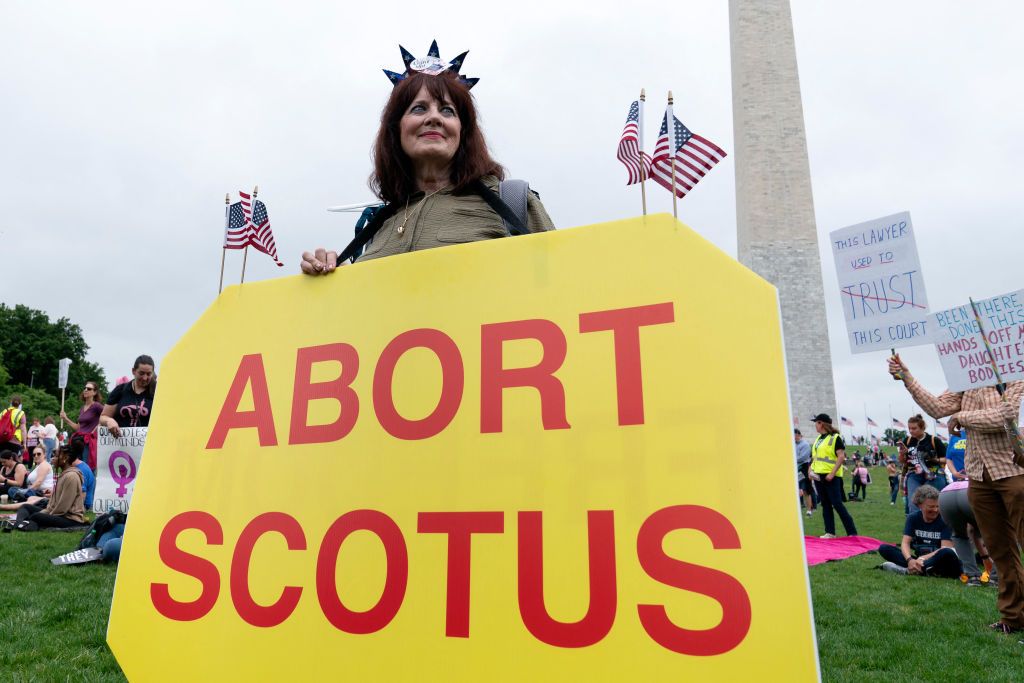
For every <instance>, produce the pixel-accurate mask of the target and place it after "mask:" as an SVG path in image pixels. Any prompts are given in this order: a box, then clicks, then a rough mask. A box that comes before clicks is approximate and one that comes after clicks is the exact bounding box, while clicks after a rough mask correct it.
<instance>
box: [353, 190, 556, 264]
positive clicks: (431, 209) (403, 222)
mask: <svg viewBox="0 0 1024 683" xmlns="http://www.w3.org/2000/svg"><path fill="white" fill-rule="evenodd" d="M483 183H484V185H485V186H487V188H488V189H491V190H494V191H495V192H497V191H498V180H497V179H496V178H494V177H487V178H484V179H483ZM423 197H424V193H422V192H418V193H416V194H414V195H413V196H412V198H411V199H410V200H409V204H408V206H401V207H399V208H398V211H397V212H396V213H395V215H394V216H392V217H391V218H389V219H387V220H386V221H384V224H383V225H382V226H381V227H380V230H378V231H377V234H376V235H374V237H373V239H372V240H371V241H370V243H369V244H367V245H366V249H365V250H364V251H363V255H362V256H360V257H359V258H358V259H356V260H357V261H369V260H370V259H376V258H382V257H384V256H393V255H395V254H404V253H405V252H408V251H419V250H420V249H433V248H434V247H444V246H447V245H450V244H462V243H465V242H477V241H480V240H489V239H494V238H496V237H505V235H506V234H507V233H506V232H505V225H504V223H502V220H501V216H499V215H498V214H497V213H496V212H495V211H494V209H492V208H491V207H490V206H488V204H487V202H485V201H484V200H483V199H482V198H481V197H479V196H478V195H476V194H465V195H458V196H456V195H453V194H452V193H451V190H449V189H444V190H441V191H440V192H438V193H437V194H435V195H433V196H431V197H427V199H426V201H424V200H423ZM526 212H527V218H528V224H527V227H528V228H529V229H530V232H541V231H544V230H551V229H553V228H554V224H553V223H552V222H551V218H550V217H549V216H548V212H547V211H545V210H544V205H543V204H541V202H540V198H539V197H537V195H535V194H534V193H533V192H531V193H529V195H528V197H527V201H526Z"/></svg>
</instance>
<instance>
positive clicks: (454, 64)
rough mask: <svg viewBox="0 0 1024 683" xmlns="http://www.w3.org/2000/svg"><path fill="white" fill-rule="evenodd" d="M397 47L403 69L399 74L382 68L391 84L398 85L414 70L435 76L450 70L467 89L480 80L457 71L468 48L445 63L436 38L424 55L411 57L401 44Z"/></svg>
mask: <svg viewBox="0 0 1024 683" xmlns="http://www.w3.org/2000/svg"><path fill="white" fill-rule="evenodd" d="M398 49H399V50H401V51H402V61H403V62H404V63H405V71H404V72H403V73H400V74H399V73H395V72H394V71H388V70H387V69H384V75H385V76H387V77H388V80H389V81H391V85H392V86H396V85H398V84H399V83H401V82H402V81H404V80H405V79H406V78H407V77H408V76H409V75H411V74H412V73H414V72H415V73H423V74H428V75H430V76H436V75H438V74H440V73H444V72H445V71H450V72H452V73H453V74H455V75H456V76H458V77H459V83H462V85H464V86H466V89H467V90H469V89H470V88H472V87H473V86H474V85H476V84H477V81H479V80H480V79H479V78H466V77H465V76H463V75H462V74H460V73H459V70H460V69H461V68H462V63H463V62H464V61H466V55H468V54H469V50H466V51H465V52H463V53H462V54H461V55H459V56H458V57H456V58H455V59H453V60H452V61H450V62H448V63H445V62H444V60H442V59H441V55H440V54H439V53H438V51H437V41H436V40H435V41H434V42H432V43H431V44H430V50H429V51H428V52H427V56H426V57H420V58H416V57H413V56H412V53H411V52H409V51H408V50H406V49H405V48H404V47H402V46H401V45H399V46H398Z"/></svg>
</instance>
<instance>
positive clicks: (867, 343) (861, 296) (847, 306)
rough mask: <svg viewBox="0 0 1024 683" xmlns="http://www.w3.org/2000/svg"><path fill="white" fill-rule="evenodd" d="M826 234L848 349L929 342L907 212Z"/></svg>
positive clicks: (921, 282)
mask: <svg viewBox="0 0 1024 683" xmlns="http://www.w3.org/2000/svg"><path fill="white" fill-rule="evenodd" d="M829 239H830V241H831V243H832V255H833V256H834V257H835V260H836V274H837V275H838V277H839V298H840V300H841V303H842V305H843V315H844V316H845V317H846V336H847V339H849V342H850V350H851V351H853V353H865V352H867V351H878V350H880V349H889V348H893V347H896V348H899V347H904V346H919V345H921V344H928V343H930V339H929V337H928V332H929V330H928V325H929V323H928V297H927V295H926V294H925V288H924V276H923V275H922V274H921V263H920V261H919V259H918V257H917V244H916V242H915V241H914V228H913V225H912V224H911V222H910V213H909V212H906V211H904V212H903V213H897V214H893V215H892V216H885V217H883V218H876V219H875V220H873V221H867V222H865V223H860V224H858V225H851V226H850V227H848V228H842V229H841V230H835V231H833V232H832V233H830V234H829Z"/></svg>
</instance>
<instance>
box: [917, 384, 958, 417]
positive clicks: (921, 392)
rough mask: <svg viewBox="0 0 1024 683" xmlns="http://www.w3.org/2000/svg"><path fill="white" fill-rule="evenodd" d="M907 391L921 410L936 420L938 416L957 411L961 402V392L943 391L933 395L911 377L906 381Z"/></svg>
mask: <svg viewBox="0 0 1024 683" xmlns="http://www.w3.org/2000/svg"><path fill="white" fill-rule="evenodd" d="M906 385H907V391H909V392H910V395H911V396H913V397H914V402H915V403H917V405H919V406H921V410H923V411H924V412H926V413H928V414H929V415H931V416H932V417H934V418H935V419H936V420H937V419H939V418H940V417H948V416H950V415H952V414H953V413H956V412H959V410H960V406H961V403H962V402H963V397H964V395H963V392H960V391H957V392H952V391H948V390H947V391H943V392H942V393H941V394H939V395H938V396H934V395H932V394H931V392H929V391H928V390H927V389H925V388H924V387H923V386H921V383H920V382H918V381H917V380H916V379H914V378H913V377H911V378H910V381H909V382H907V383H906Z"/></svg>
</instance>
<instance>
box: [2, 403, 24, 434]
mask: <svg viewBox="0 0 1024 683" xmlns="http://www.w3.org/2000/svg"><path fill="white" fill-rule="evenodd" d="M6 413H10V414H11V424H12V425H14V438H15V439H17V440H18V443H25V435H24V434H22V433H21V418H23V417H24V416H25V411H24V410H22V409H21V408H15V407H14V406H11V407H9V408H8V409H7V410H4V411H2V412H0V417H2V416H3V415H5V414H6Z"/></svg>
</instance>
